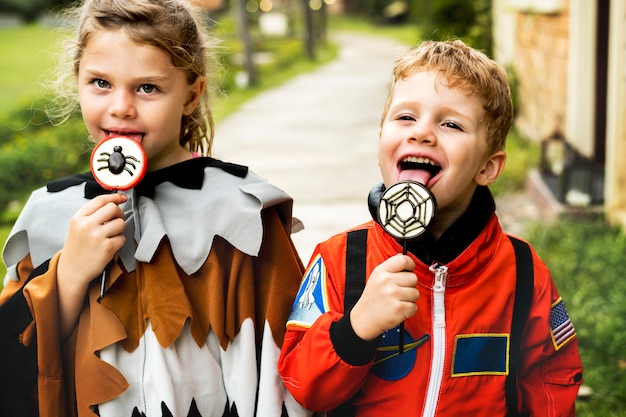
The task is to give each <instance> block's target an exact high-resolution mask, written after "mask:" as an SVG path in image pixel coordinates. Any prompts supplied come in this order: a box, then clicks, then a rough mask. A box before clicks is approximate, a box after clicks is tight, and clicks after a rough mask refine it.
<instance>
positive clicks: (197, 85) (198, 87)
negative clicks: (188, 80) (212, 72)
mask: <svg viewBox="0 0 626 417" xmlns="http://www.w3.org/2000/svg"><path fill="white" fill-rule="evenodd" d="M205 88H206V79H205V78H204V77H198V79H196V81H195V82H194V83H193V84H192V85H191V90H189V94H187V101H186V102H185V107H184V109H183V113H184V115H185V116H189V115H190V114H191V113H193V111H194V110H195V109H196V107H197V106H198V103H199V102H200V98H201V97H202V93H203V92H204V89H205Z"/></svg>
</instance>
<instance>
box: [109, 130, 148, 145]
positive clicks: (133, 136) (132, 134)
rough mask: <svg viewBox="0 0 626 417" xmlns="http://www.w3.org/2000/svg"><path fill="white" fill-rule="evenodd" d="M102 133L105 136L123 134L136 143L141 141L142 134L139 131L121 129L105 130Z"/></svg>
mask: <svg viewBox="0 0 626 417" xmlns="http://www.w3.org/2000/svg"><path fill="white" fill-rule="evenodd" d="M104 133H105V135H106V137H113V136H124V137H127V138H130V139H132V140H134V141H135V142H137V143H141V141H142V140H143V136H144V134H143V133H140V132H125V131H121V130H105V131H104Z"/></svg>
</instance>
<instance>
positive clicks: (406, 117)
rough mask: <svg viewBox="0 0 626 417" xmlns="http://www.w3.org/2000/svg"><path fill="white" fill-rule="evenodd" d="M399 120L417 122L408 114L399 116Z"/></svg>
mask: <svg viewBox="0 0 626 417" xmlns="http://www.w3.org/2000/svg"><path fill="white" fill-rule="evenodd" d="M398 120H409V121H410V120H415V117H413V116H409V115H408V114H402V115H400V116H398Z"/></svg>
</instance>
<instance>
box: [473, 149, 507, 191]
mask: <svg viewBox="0 0 626 417" xmlns="http://www.w3.org/2000/svg"><path fill="white" fill-rule="evenodd" d="M505 164H506V152H504V151H497V152H496V153H494V154H492V155H491V156H489V157H488V158H487V160H486V161H485V163H484V164H483V166H482V167H481V169H480V170H479V171H478V172H477V173H476V176H475V177H474V180H475V181H476V184H478V185H490V184H492V183H493V182H494V181H495V180H497V179H498V177H499V176H500V174H501V173H502V170H503V169H504V165H505Z"/></svg>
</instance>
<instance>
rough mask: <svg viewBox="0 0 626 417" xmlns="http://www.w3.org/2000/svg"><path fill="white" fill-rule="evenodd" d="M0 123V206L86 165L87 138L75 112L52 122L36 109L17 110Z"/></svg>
mask: <svg viewBox="0 0 626 417" xmlns="http://www.w3.org/2000/svg"><path fill="white" fill-rule="evenodd" d="M0 126H7V127H6V128H5V129H2V131H1V133H0V190H2V193H0V208H1V209H2V210H4V209H5V208H6V207H7V205H8V204H9V203H10V202H11V201H14V200H23V199H24V197H25V196H27V195H28V193H29V192H30V191H31V190H32V189H34V188H37V187H41V186H42V185H44V184H45V183H46V182H48V181H50V180H52V179H55V178H59V177H63V176H66V175H69V174H73V173H76V172H78V171H82V170H86V169H88V167H89V146H90V144H89V142H88V141H87V139H86V138H87V132H86V129H85V127H84V125H83V122H82V119H81V118H80V117H79V116H74V117H72V118H71V119H70V120H68V121H67V122H65V123H64V124H63V125H61V126H53V125H51V124H50V122H49V121H48V119H47V117H46V116H45V115H44V113H43V112H42V111H39V110H32V109H27V110H18V111H16V112H14V113H13V114H11V115H9V116H8V118H7V119H6V120H5V121H0Z"/></svg>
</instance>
